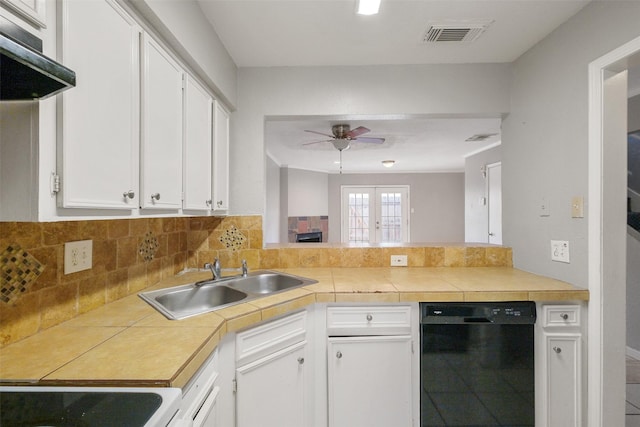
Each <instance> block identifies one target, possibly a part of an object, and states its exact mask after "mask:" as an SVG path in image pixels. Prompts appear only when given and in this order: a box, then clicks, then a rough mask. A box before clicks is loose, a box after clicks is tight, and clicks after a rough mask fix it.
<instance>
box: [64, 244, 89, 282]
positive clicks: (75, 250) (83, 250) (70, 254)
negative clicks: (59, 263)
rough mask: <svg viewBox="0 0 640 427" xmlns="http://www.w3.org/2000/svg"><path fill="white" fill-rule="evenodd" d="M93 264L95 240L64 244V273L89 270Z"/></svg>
mask: <svg viewBox="0 0 640 427" xmlns="http://www.w3.org/2000/svg"><path fill="white" fill-rule="evenodd" d="M92 264H93V240H78V241H76V242H67V243H65V244H64V274H71V273H76V272H78V271H83V270H89V269H90V268H91V267H92Z"/></svg>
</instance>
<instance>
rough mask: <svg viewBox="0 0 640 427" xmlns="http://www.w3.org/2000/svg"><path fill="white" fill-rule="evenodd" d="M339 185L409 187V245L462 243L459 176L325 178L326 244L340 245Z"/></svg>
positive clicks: (461, 198)
mask: <svg viewBox="0 0 640 427" xmlns="http://www.w3.org/2000/svg"><path fill="white" fill-rule="evenodd" d="M342 185H409V186H410V193H409V199H410V203H411V206H410V209H411V208H412V209H414V213H413V214H410V215H411V236H410V239H411V241H412V242H416V243H418V242H419V243H429V242H430V243H433V242H462V241H463V240H464V174H463V173H404V174H402V173H383V174H342V175H340V174H331V175H329V242H340V217H341V216H340V204H341V201H340V193H341V190H340V187H341V186H342Z"/></svg>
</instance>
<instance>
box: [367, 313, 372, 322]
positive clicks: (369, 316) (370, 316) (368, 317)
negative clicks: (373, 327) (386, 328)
mask: <svg viewBox="0 0 640 427" xmlns="http://www.w3.org/2000/svg"><path fill="white" fill-rule="evenodd" d="M372 320H373V316H372V315H370V314H367V322H371V321H372Z"/></svg>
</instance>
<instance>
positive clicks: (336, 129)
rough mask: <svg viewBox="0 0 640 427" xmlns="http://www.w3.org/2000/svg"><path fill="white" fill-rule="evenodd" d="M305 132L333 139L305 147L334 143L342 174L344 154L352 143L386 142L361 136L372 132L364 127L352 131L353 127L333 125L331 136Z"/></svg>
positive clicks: (382, 139)
mask: <svg viewBox="0 0 640 427" xmlns="http://www.w3.org/2000/svg"><path fill="white" fill-rule="evenodd" d="M305 132H309V133H315V134H318V135H322V136H328V137H329V138H331V139H325V140H322V141H313V142H307V143H305V144H303V145H311V144H318V143H320V142H330V143H332V144H333V146H334V147H335V149H336V150H338V151H339V152H340V173H342V152H343V151H344V150H348V149H349V148H351V141H358V142H369V143H374V144H382V143H383V142H384V138H374V137H367V136H360V135H362V134H365V133H367V132H371V131H370V130H369V129H367V128H366V127H364V126H358V127H357V128H355V129H353V130H351V127H350V126H349V125H347V124H340V125H333V126H331V133H333V135H329V134H328V133H322V132H316V131H315V130H305Z"/></svg>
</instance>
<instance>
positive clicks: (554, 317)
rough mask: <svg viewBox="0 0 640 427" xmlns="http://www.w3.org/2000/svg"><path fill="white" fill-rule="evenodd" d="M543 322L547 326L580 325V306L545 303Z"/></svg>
mask: <svg viewBox="0 0 640 427" xmlns="http://www.w3.org/2000/svg"><path fill="white" fill-rule="evenodd" d="M542 322H543V323H542V325H543V327H545V328H548V327H559V326H580V306H579V305H545V306H543V307H542Z"/></svg>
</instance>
